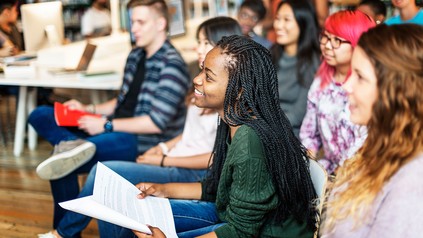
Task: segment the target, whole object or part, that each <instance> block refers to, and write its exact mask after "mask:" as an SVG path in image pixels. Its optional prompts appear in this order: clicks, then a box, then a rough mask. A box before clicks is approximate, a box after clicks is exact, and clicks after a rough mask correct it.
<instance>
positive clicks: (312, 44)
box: [270, 0, 320, 88]
mask: <svg viewBox="0 0 423 238" xmlns="http://www.w3.org/2000/svg"><path fill="white" fill-rule="evenodd" d="M284 4H288V5H289V6H291V8H292V11H293V12H294V17H295V21H296V22H297V24H298V26H299V28H300V36H299V39H298V47H297V60H298V61H297V79H298V82H299V83H300V84H301V85H302V86H304V87H307V88H308V87H310V85H311V83H312V82H313V79H314V76H315V73H316V71H317V67H318V65H319V64H316V63H315V62H314V61H316V59H317V60H318V59H319V58H320V44H319V33H320V28H319V25H318V22H317V17H316V11H315V9H314V7H313V5H312V4H311V2H310V0H285V1H282V2H281V3H280V4H279V5H278V7H277V10H279V9H280V8H281V7H282V5H284ZM270 51H271V53H272V61H273V63H274V64H275V67H276V68H278V62H279V59H280V58H281V57H282V55H283V52H284V47H283V46H282V45H279V44H277V43H276V44H273V46H272V48H271V49H270Z"/></svg>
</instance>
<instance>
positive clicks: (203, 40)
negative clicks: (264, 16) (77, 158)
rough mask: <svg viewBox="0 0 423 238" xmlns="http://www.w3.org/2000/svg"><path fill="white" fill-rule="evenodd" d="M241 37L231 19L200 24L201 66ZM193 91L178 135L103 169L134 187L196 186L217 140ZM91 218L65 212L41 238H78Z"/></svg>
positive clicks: (88, 185) (88, 187) (213, 120)
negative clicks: (220, 46) (226, 41)
mask: <svg viewBox="0 0 423 238" xmlns="http://www.w3.org/2000/svg"><path fill="white" fill-rule="evenodd" d="M228 35H242V32H241V28H240V26H239V25H238V22H237V21H236V20H234V19H233V18H230V17H216V18H211V19H209V20H206V21H205V22H203V23H201V24H200V26H199V27H198V30H197V40H198V46H197V54H198V61H199V63H200V64H202V62H203V61H204V58H205V56H206V54H207V52H208V51H210V50H211V49H212V48H213V46H214V45H216V43H217V41H219V40H220V38H222V36H228ZM193 100H194V88H192V90H191V91H190V92H189V94H188V96H187V101H186V103H187V104H188V113H187V119H186V121H185V127H184V131H183V133H182V134H181V135H179V136H177V137H175V138H173V139H172V140H170V141H167V142H165V143H163V142H161V143H159V144H158V145H156V146H154V147H152V148H151V149H149V150H148V151H146V152H145V153H144V154H143V155H140V156H138V158H137V163H134V162H127V161H106V162H104V165H105V166H107V167H109V168H110V169H112V170H113V171H115V172H116V173H118V174H119V175H121V176H122V177H124V178H125V179H127V180H128V181H129V182H131V183H133V184H136V183H139V182H140V181H148V182H157V183H166V182H196V181H200V180H201V179H202V177H203V176H204V174H205V172H206V169H207V167H208V164H209V161H210V157H211V151H212V150H213V145H214V140H215V138H216V128H217V120H218V116H217V113H216V112H215V111H213V110H207V109H201V108H198V107H197V106H195V105H194V103H193ZM96 168H97V166H94V167H93V168H92V169H91V171H90V174H89V175H88V178H87V181H86V182H85V185H84V187H83V188H82V190H81V192H80V194H79V195H78V197H85V196H89V195H92V193H93V189H94V179H95V174H96ZM90 220H91V217H88V216H84V215H81V214H78V213H75V212H70V211H67V212H66V214H65V216H64V217H63V219H62V220H61V221H60V223H59V225H58V227H57V228H56V230H53V231H50V232H49V233H46V234H42V235H40V236H39V237H40V238H54V237H56V238H59V237H78V235H79V234H80V232H81V231H82V230H83V229H84V228H85V227H86V226H87V225H88V223H89V222H90Z"/></svg>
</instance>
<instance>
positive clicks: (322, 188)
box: [310, 159, 328, 237]
mask: <svg viewBox="0 0 423 238" xmlns="http://www.w3.org/2000/svg"><path fill="white" fill-rule="evenodd" d="M310 176H311V181H312V182H313V186H314V190H315V191H316V193H317V196H318V197H319V199H318V201H316V205H317V209H318V211H319V215H320V214H321V213H322V207H323V199H324V195H325V192H326V185H327V182H328V174H327V172H326V170H325V169H324V168H323V166H322V165H320V164H319V162H317V161H316V160H312V159H311V160H310ZM317 222H318V223H320V216H319V220H318V221H317ZM317 227H319V224H318V225H317ZM318 232H319V229H317V231H316V232H315V234H314V237H318Z"/></svg>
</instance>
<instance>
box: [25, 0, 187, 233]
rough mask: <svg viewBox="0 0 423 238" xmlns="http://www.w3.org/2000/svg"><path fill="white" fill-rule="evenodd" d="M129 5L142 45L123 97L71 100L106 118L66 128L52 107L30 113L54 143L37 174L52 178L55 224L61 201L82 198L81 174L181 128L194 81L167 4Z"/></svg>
mask: <svg viewBox="0 0 423 238" xmlns="http://www.w3.org/2000/svg"><path fill="white" fill-rule="evenodd" d="M128 8H129V9H131V10H132V22H133V24H132V29H131V30H132V33H133V34H134V36H135V38H136V46H137V47H136V48H134V49H133V50H132V51H131V52H130V54H129V56H128V58H127V62H126V65H125V71H124V76H123V84H122V87H121V89H120V92H119V95H118V96H117V98H113V99H111V100H109V101H107V102H105V103H102V104H99V105H92V104H89V105H84V104H82V103H80V102H78V101H76V100H70V101H68V102H67V103H66V105H67V106H69V107H70V108H73V109H78V110H83V111H87V112H91V113H97V114H102V115H104V117H94V116H84V117H82V118H81V119H79V121H78V123H79V126H78V127H77V128H72V127H71V128H67V127H60V126H58V125H57V124H56V122H55V119H54V109H53V108H52V107H47V106H42V107H38V108H37V109H35V110H34V111H33V112H32V113H31V114H30V116H29V119H28V121H29V123H30V125H32V126H33V128H34V129H35V130H36V131H37V133H38V134H39V135H41V136H42V137H43V138H44V139H46V140H47V141H48V142H50V144H52V145H54V146H55V148H54V152H53V154H52V155H51V157H50V158H48V159H46V160H45V161H43V162H42V163H41V164H39V165H38V167H37V174H38V175H39V176H40V177H41V178H43V179H48V180H50V185H51V191H52V194H53V199H54V208H55V212H54V223H53V227H54V228H56V227H57V225H58V223H59V221H60V220H61V219H62V217H63V215H64V213H65V210H64V209H62V208H61V207H60V206H59V205H58V203H59V202H63V201H67V200H70V199H74V198H76V197H77V196H78V193H79V185H78V174H81V173H87V172H89V170H90V169H91V167H92V166H93V165H94V164H96V163H97V161H107V160H122V161H135V159H136V158H137V156H138V155H139V154H142V153H144V152H145V151H146V150H148V149H149V148H151V147H152V146H154V145H157V144H158V143H159V142H162V141H167V140H169V139H171V138H173V137H175V136H177V135H179V134H180V133H181V132H182V129H183V125H184V120H185V114H186V106H185V103H184V99H185V96H186V94H187V90H188V89H189V87H190V85H191V81H190V79H189V75H188V70H187V67H186V64H185V62H184V60H183V59H182V57H181V55H180V54H179V53H178V51H177V50H176V49H175V48H174V47H173V45H172V44H171V43H170V42H169V40H168V39H167V32H168V27H169V26H168V9H167V5H166V2H165V1H164V0H132V1H130V2H129V3H128Z"/></svg>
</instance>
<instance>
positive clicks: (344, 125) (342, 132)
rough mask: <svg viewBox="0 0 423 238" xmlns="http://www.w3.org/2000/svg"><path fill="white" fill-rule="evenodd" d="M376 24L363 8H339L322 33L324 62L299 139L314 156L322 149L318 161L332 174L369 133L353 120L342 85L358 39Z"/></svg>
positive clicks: (312, 91)
mask: <svg viewBox="0 0 423 238" xmlns="http://www.w3.org/2000/svg"><path fill="white" fill-rule="evenodd" d="M375 25H376V24H375V22H374V21H373V20H372V19H371V18H370V17H369V16H367V15H366V14H364V13H362V12H360V11H349V10H346V11H339V12H337V13H334V14H333V15H331V16H329V17H328V18H327V19H326V22H325V29H324V31H323V32H322V33H321V35H320V49H321V51H322V57H323V62H322V64H321V65H320V67H319V70H318V72H317V77H316V78H315V79H314V82H313V84H312V85H311V87H310V91H309V93H308V100H307V112H306V115H305V117H304V120H303V123H302V126H301V129H300V139H301V142H302V143H303V144H304V146H305V147H307V149H308V150H309V151H310V153H311V154H312V155H316V154H317V152H318V151H319V150H320V149H322V150H323V158H321V159H320V160H319V162H320V163H321V164H322V165H323V166H324V167H325V169H326V170H327V171H328V173H330V174H332V173H334V172H335V170H336V169H337V168H338V166H340V165H342V163H343V161H344V160H345V159H347V158H349V157H350V156H351V155H353V154H354V152H355V151H356V150H357V149H358V148H359V147H361V145H362V143H363V141H364V139H365V137H366V134H367V132H366V128H364V127H360V126H357V125H354V124H352V123H351V122H350V120H349V115H348V114H349V112H348V111H347V110H346V109H347V106H346V104H347V100H348V98H347V94H346V92H345V91H344V90H343V89H342V84H343V83H344V82H345V81H346V79H347V77H348V75H349V74H350V63H351V57H352V52H353V49H354V47H355V46H356V45H357V42H358V39H359V38H360V36H361V34H362V33H363V32H366V31H367V30H368V29H369V28H371V27H374V26H375Z"/></svg>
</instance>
